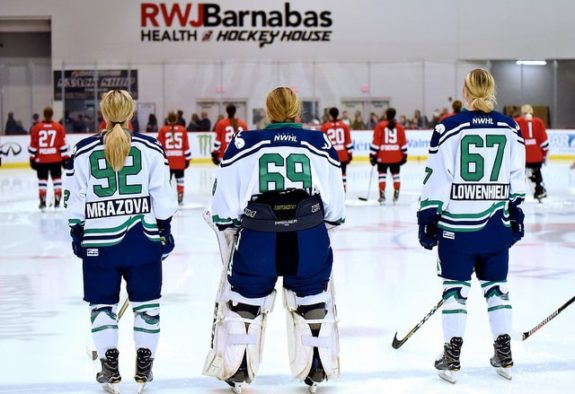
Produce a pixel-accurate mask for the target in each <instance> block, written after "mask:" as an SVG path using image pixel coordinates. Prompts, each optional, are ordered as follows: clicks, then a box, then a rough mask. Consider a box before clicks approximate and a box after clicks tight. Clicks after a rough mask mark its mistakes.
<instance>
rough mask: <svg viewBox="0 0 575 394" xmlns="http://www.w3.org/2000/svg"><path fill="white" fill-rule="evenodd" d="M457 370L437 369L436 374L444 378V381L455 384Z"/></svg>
mask: <svg viewBox="0 0 575 394" xmlns="http://www.w3.org/2000/svg"><path fill="white" fill-rule="evenodd" d="M457 372H458V371H449V370H445V371H437V374H438V375H439V377H440V378H441V379H443V380H445V381H446V382H449V383H451V384H455V383H456V382H457Z"/></svg>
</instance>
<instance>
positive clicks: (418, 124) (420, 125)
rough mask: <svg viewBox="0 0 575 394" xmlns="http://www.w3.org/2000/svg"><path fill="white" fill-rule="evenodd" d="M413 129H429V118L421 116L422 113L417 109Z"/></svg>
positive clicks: (412, 119)
mask: <svg viewBox="0 0 575 394" xmlns="http://www.w3.org/2000/svg"><path fill="white" fill-rule="evenodd" d="M411 127H413V128H414V129H425V128H426V127H427V117H426V116H422V115H421V111H420V110H418V109H416V110H415V111H414V112H413V118H411Z"/></svg>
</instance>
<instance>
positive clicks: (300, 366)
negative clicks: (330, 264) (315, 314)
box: [284, 281, 339, 380]
mask: <svg viewBox="0 0 575 394" xmlns="http://www.w3.org/2000/svg"><path fill="white" fill-rule="evenodd" d="M319 303H325V310H326V312H327V313H326V315H325V317H324V318H323V319H313V320H312V319H305V318H304V317H303V316H301V315H300V314H299V313H297V309H298V306H302V305H314V304H319ZM284 305H285V307H286V309H287V335H288V347H289V358H290V367H291V371H292V375H293V376H294V377H295V378H298V379H300V380H304V379H305V378H306V377H307V375H308V374H309V372H310V369H311V366H312V361H313V349H314V348H315V347H316V348H317V349H318V353H319V358H320V360H321V363H322V365H323V368H324V371H325V373H326V375H327V378H328V379H332V378H336V377H338V376H339V333H338V327H337V313H336V308H335V301H334V293H333V286H332V284H331V281H330V286H328V290H327V291H324V292H323V293H320V294H317V295H313V296H308V297H298V296H297V295H296V294H295V293H294V292H293V291H291V290H287V289H284ZM310 324H319V325H321V326H320V329H319V334H318V336H317V337H316V336H314V335H313V334H312V330H311V327H310Z"/></svg>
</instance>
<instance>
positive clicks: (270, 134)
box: [211, 123, 345, 228]
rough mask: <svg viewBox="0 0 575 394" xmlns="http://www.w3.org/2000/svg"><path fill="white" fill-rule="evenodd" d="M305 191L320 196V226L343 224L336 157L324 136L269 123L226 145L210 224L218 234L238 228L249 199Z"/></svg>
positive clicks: (289, 124)
mask: <svg viewBox="0 0 575 394" xmlns="http://www.w3.org/2000/svg"><path fill="white" fill-rule="evenodd" d="M287 189H304V190H306V191H308V193H309V194H310V195H313V194H319V195H320V197H321V199H322V202H323V205H324V214H325V221H326V222H328V223H330V224H332V225H337V224H341V223H343V221H344V210H345V209H344V208H345V195H344V190H343V182H342V177H341V169H340V163H339V161H338V156H337V152H336V151H335V149H334V148H333V146H332V145H331V142H330V141H329V138H328V137H327V135H326V134H324V133H322V132H320V131H313V130H305V129H302V127H301V124H299V123H274V124H271V125H269V126H267V127H266V128H265V129H264V130H257V131H249V132H247V133H246V132H241V133H239V134H238V135H237V136H236V137H235V138H234V139H233V140H232V141H231V143H230V145H229V146H228V149H227V150H226V153H225V154H224V158H223V160H222V162H221V165H220V168H219V169H218V173H217V179H216V181H215V183H214V191H213V193H214V195H213V197H212V202H211V209H212V220H213V221H214V223H215V224H216V225H218V227H219V228H225V227H235V226H239V224H240V218H241V216H242V214H243V210H244V208H245V207H246V205H247V203H248V201H250V200H251V198H252V196H254V195H258V194H261V193H265V192H267V191H273V190H278V191H281V190H287Z"/></svg>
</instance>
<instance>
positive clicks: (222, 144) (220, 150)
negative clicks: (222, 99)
mask: <svg viewBox="0 0 575 394" xmlns="http://www.w3.org/2000/svg"><path fill="white" fill-rule="evenodd" d="M237 122H238V123H237V124H238V126H237V128H236V129H234V127H233V126H232V120H231V119H230V118H224V119H222V120H220V121H219V122H218V123H217V124H216V139H215V140H214V149H213V151H212V152H216V153H217V155H218V159H219V160H222V157H224V152H225V151H226V149H227V148H228V144H229V143H230V141H231V140H232V138H233V137H234V136H235V135H236V134H237V133H239V132H240V131H246V130H247V129H248V125H247V124H246V122H244V121H243V120H241V119H237Z"/></svg>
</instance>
